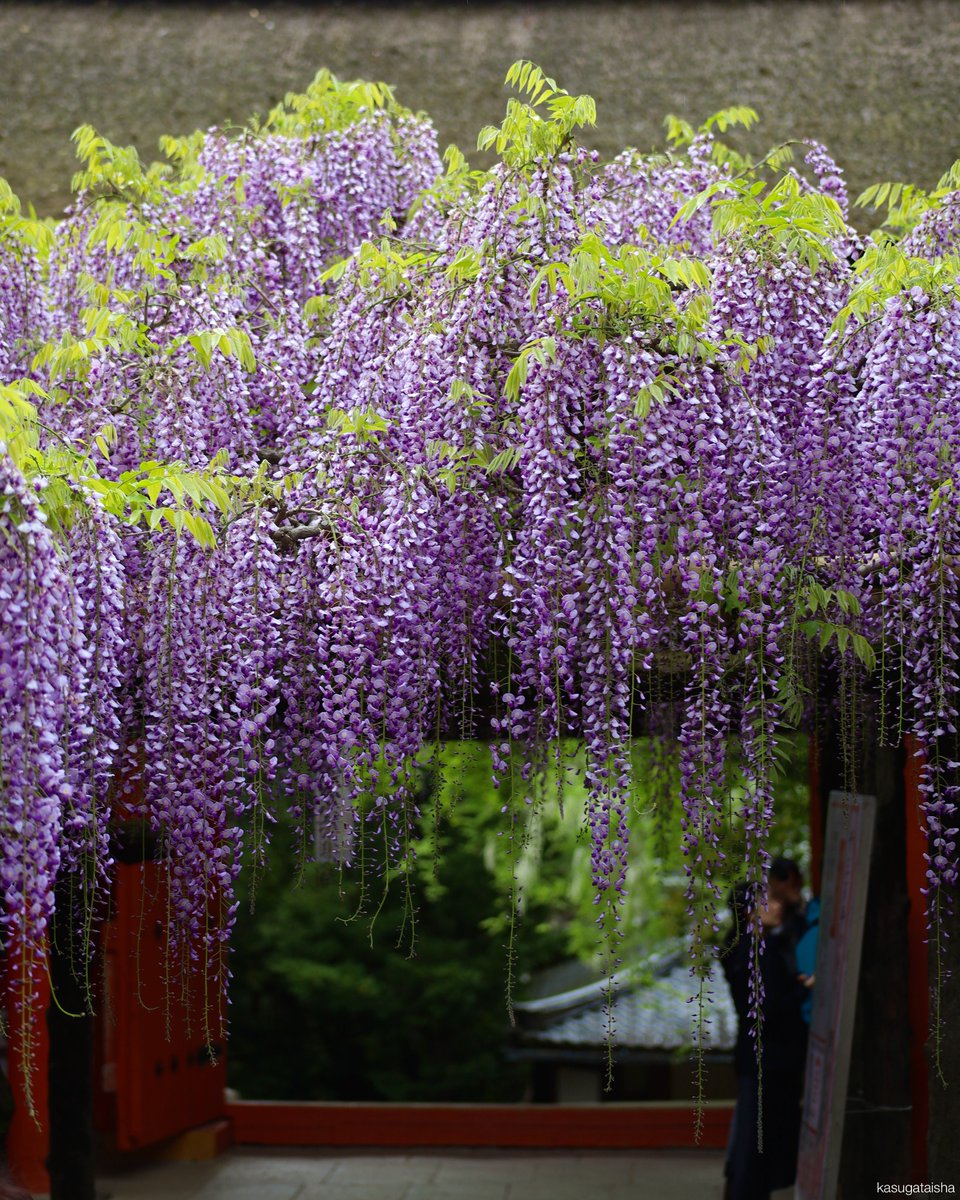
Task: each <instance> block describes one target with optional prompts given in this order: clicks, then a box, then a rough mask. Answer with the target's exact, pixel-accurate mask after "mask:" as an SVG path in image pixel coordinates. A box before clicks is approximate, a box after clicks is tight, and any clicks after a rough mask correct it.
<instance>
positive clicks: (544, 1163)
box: [99, 1149, 723, 1200]
mask: <svg viewBox="0 0 960 1200" xmlns="http://www.w3.org/2000/svg"><path fill="white" fill-rule="evenodd" d="M722 1157H723V1156H722V1154H721V1153H720V1152H718V1151H712V1150H699V1151H689V1152H680V1151H656V1150H654V1151H644V1152H636V1153H634V1152H630V1151H608V1152H594V1153H583V1152H581V1153H565V1152H560V1151H555V1152H551V1151H544V1150H538V1151H462V1152H457V1151H444V1152H438V1153H434V1154H426V1153H422V1154H397V1153H395V1152H393V1153H374V1152H370V1151H363V1152H358V1153H355V1154H345V1153H343V1152H336V1151H327V1152H324V1151H308V1150H300V1151H296V1150H281V1151H271V1150H265V1149H257V1150H249V1149H244V1150H233V1151H231V1152H230V1153H229V1154H226V1155H224V1156H223V1157H222V1158H220V1159H218V1160H217V1161H215V1162H207V1163H163V1164H158V1165H156V1166H152V1167H147V1168H142V1169H140V1170H138V1171H136V1172H134V1173H131V1174H126V1175H111V1176H109V1177H106V1176H105V1177H103V1178H101V1180H100V1181H99V1183H100V1190H99V1198H100V1200H720V1197H721V1191H722V1189H721V1185H720V1177H721V1165H722Z"/></svg>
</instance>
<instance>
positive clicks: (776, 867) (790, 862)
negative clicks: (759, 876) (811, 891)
mask: <svg viewBox="0 0 960 1200" xmlns="http://www.w3.org/2000/svg"><path fill="white" fill-rule="evenodd" d="M768 874H769V876H770V878H771V879H776V880H777V881H778V882H779V883H783V882H784V881H785V880H787V879H792V878H793V877H794V875H797V876H801V877H802V875H803V872H802V871H801V870H800V866H799V864H798V863H797V862H795V861H794V859H792V858H775V859H774V860H773V862H772V863H771V864H770V870H769V872H768Z"/></svg>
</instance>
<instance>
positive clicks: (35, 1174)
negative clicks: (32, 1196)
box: [6, 955, 50, 1192]
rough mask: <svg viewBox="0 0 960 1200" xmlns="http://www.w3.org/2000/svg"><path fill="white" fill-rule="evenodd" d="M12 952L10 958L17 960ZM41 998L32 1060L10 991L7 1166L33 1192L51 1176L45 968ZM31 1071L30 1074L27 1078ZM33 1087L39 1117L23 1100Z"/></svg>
mask: <svg viewBox="0 0 960 1200" xmlns="http://www.w3.org/2000/svg"><path fill="white" fill-rule="evenodd" d="M15 957H16V956H15V955H11V960H15ZM37 986H38V992H39V995H38V998H37V1006H36V1009H35V1014H36V1021H37V1025H36V1028H35V1029H34V1046H33V1063H32V1064H31V1063H29V1062H28V1061H26V1058H25V1055H24V1048H23V1044H22V1042H21V1039H20V1033H19V1022H20V1014H19V1012H17V1009H16V1003H15V997H14V995H13V994H12V993H11V992H10V991H9V990H8V991H7V1001H6V1008H7V1029H8V1030H9V1041H8V1048H7V1070H8V1073H9V1077H10V1087H11V1088H12V1090H13V1119H12V1121H11V1122H10V1130H9V1132H8V1134H7V1166H8V1168H9V1170H10V1174H11V1176H12V1177H13V1181H14V1183H17V1184H19V1185H20V1187H23V1188H26V1189H27V1190H28V1191H30V1192H49V1190H50V1177H49V1175H48V1174H47V1167H46V1161H47V1155H48V1154H49V1152H50V1130H49V1124H48V1122H47V1098H48V1088H47V1066H48V1053H47V1026H46V1020H45V1015H46V1011H47V1007H48V1005H49V1004H50V981H49V979H48V978H47V974H46V971H44V972H43V974H42V975H40V977H39V978H38V980H37ZM28 1073H29V1075H30V1078H29V1081H28ZM28 1082H29V1085H30V1087H31V1088H32V1092H33V1102H34V1107H35V1109H36V1114H37V1115H36V1117H35V1118H34V1117H32V1116H31V1115H30V1114H29V1113H28V1112H27V1108H26V1104H25V1103H24V1099H23V1097H24V1095H25V1094H26V1087H27V1085H28Z"/></svg>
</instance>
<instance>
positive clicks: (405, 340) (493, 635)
mask: <svg viewBox="0 0 960 1200" xmlns="http://www.w3.org/2000/svg"><path fill="white" fill-rule="evenodd" d="M508 78H509V81H510V82H512V83H514V84H515V85H516V87H517V89H518V91H519V93H520V99H519V100H511V102H510V105H509V107H508V111H507V117H506V120H505V121H504V123H503V125H502V126H501V127H500V128H499V129H487V130H484V131H483V132H482V133H481V136H480V143H481V145H482V146H483V147H485V148H494V149H495V150H496V151H497V152H498V155H499V162H498V164H497V165H496V166H495V167H494V168H493V169H491V170H489V171H482V172H481V171H473V170H471V169H470V168H469V166H468V165H467V163H466V161H465V160H464V158H463V156H462V155H461V154H459V152H456V151H450V152H448V154H447V156H446V159H445V161H446V166H445V167H444V161H443V160H441V158H440V156H439V154H438V152H437V147H436V144H435V137H434V134H433V130H432V127H431V126H430V124H429V122H428V121H427V120H426V119H425V118H422V117H419V116H414V115H413V114H412V113H409V112H408V111H406V110H404V109H402V108H401V107H400V106H399V105H398V104H397V103H396V101H395V100H394V99H393V97H392V95H391V94H390V92H389V90H388V89H385V88H383V87H380V86H374V85H365V84H348V85H344V84H340V83H338V82H337V81H336V80H334V79H333V77H332V76H329V75H328V74H325V73H322V74H321V75H320V76H318V79H317V80H316V81H315V83H314V85H313V86H312V87H311V88H310V89H309V90H308V92H306V93H305V94H304V95H303V96H298V97H288V99H287V101H286V103H285V104H284V105H283V106H281V107H280V108H279V109H278V110H277V111H276V112H275V113H274V114H272V115H271V117H270V118H269V120H267V121H266V122H264V123H263V124H253V125H251V126H250V127H248V128H247V129H245V130H244V131H242V132H241V133H239V134H236V135H234V134H229V135H228V134H227V133H224V132H221V131H217V130H214V131H210V132H209V133H208V134H206V135H195V136H194V137H193V138H190V139H183V140H180V141H176V140H174V139H167V140H166V141H165V143H164V149H165V150H166V152H167V155H168V158H169V159H170V162H169V163H168V164H167V166H165V167H158V166H154V167H151V168H149V169H144V168H143V167H142V165H141V164H140V163H139V160H137V159H136V156H135V155H134V154H133V152H132V151H126V150H122V149H120V148H118V147H114V146H111V145H110V144H109V143H107V142H106V141H104V139H102V138H99V137H98V136H97V135H96V134H95V133H94V132H93V131H92V130H85V131H81V134H80V137H79V141H80V146H79V149H80V151H81V155H82V158H83V162H84V167H83V170H82V171H81V172H80V174H79V176H78V179H77V187H78V196H77V201H76V204H75V206H74V209H73V210H72V211H71V212H70V213H68V214H67V216H66V217H65V218H64V220H63V221H62V222H60V223H59V224H58V225H57V226H56V228H55V230H54V231H53V232H52V233H51V231H50V230H49V229H48V228H46V227H40V226H38V225H37V224H36V223H32V222H29V221H24V220H23V219H21V218H20V217H19V214H18V213H17V214H16V219H14V216H13V215H12V214H14V209H13V207H9V209H8V210H5V211H8V215H7V218H6V219H5V223H4V225H3V237H2V238H0V384H2V385H3V387H4V392H3V393H2V395H3V400H2V406H0V419H2V421H3V424H2V425H0V431H3V433H4V437H5V439H6V449H5V451H4V454H3V456H2V457H0V472H2V474H0V480H2V484H3V507H2V510H0V531H2V538H0V556H2V562H3V566H2V572H0V589H2V593H0V594H2V597H3V601H4V623H3V631H2V636H0V685H2V688H0V705H2V708H0V717H2V724H0V731H2V740H0V784H2V794H3V809H2V812H3V824H2V829H0V856H2V861H3V863H4V868H3V870H4V876H3V879H4V885H3V886H4V892H3V901H4V905H5V914H4V916H3V920H4V922H5V928H6V930H7V936H8V938H10V939H15V940H17V942H18V944H22V945H24V946H25V947H27V951H26V954H27V957H26V958H25V959H24V962H25V963H26V966H25V968H24V969H25V970H26V971H28V973H29V971H30V970H32V969H33V964H35V963H36V961H38V959H39V956H41V955H42V952H43V935H44V931H45V928H46V923H47V922H48V921H49V919H50V913H51V904H52V894H53V883H54V880H55V879H56V877H57V874H58V872H59V873H60V876H61V878H67V879H76V880H78V881H79V883H78V886H80V887H81V888H82V889H85V890H84V891H83V895H85V896H87V897H88V899H87V900H85V902H84V904H83V905H82V906H81V908H80V909H79V910H78V911H81V912H82V913H84V914H86V915H85V917H84V920H85V922H86V927H87V928H88V929H89V928H91V922H92V921H93V919H94V917H95V915H96V912H97V906H96V903H95V902H94V900H93V898H92V897H93V896H94V894H95V893H96V891H97V889H98V888H99V887H101V885H102V884H103V883H104V881H105V880H106V878H107V877H108V873H109V865H110V841H109V830H110V822H111V820H112V819H113V818H112V817H111V811H110V805H111V802H112V799H113V797H114V796H115V794H116V792H117V789H118V787H119V784H120V782H122V781H124V780H126V781H127V783H129V780H130V779H131V777H132V776H135V775H136V774H137V770H138V768H137V766H136V764H144V767H143V770H142V784H141V786H140V799H139V801H137V803H138V804H139V806H140V807H139V812H140V815H141V816H142V817H143V818H144V819H145V820H147V821H148V822H149V823H150V825H151V826H152V827H153V829H154V831H155V832H156V833H157V835H158V838H159V845H160V847H161V854H162V858H163V862H164V863H165V864H166V870H167V877H168V885H169V889H170V911H171V920H172V924H171V927H170V929H169V931H168V936H169V944H170V954H171V956H172V957H176V958H177V960H178V961H182V962H184V963H187V964H190V963H191V962H197V961H200V962H201V963H202V969H204V970H205V971H206V972H207V975H208V976H209V977H210V978H212V979H214V980H215V981H216V982H217V984H218V985H219V987H220V989H221V990H222V989H224V988H225V986H226V983H227V980H228V975H229V972H228V969H227V964H226V953H225V950H226V945H227V941H228V938H229V932H230V927H231V921H232V915H233V911H234V906H235V905H234V899H233V885H234V881H235V879H236V876H237V872H238V871H239V869H240V867H241V863H242V862H243V860H244V857H245V856H249V857H250V859H251V860H252V861H253V862H254V864H255V865H256V864H260V863H262V861H263V856H264V855H265V853H266V852H267V846H268V842H269V831H270V827H271V824H272V822H273V820H274V815H275V812H276V810H277V808H278V807H279V806H281V805H287V806H289V807H291V808H292V809H293V810H294V811H295V812H296V813H297V814H298V816H299V818H300V819H301V822H302V825H303V828H304V831H305V835H304V836H305V844H308V843H309V841H310V839H311V838H312V837H313V836H314V832H319V833H320V835H321V837H322V839H323V840H324V841H325V843H327V844H335V845H336V846H337V847H338V853H339V854H340V856H341V858H342V859H343V860H344V861H345V862H347V863H350V862H352V861H353V859H354V857H355V854H356V852H357V849H358V848H359V847H363V846H364V845H366V844H367V843H368V841H369V839H366V840H365V839H364V838H363V837H358V836H357V828H356V827H357V826H358V825H359V823H360V822H365V823H369V825H371V826H373V827H375V828H376V829H377V830H378V831H379V832H380V834H381V835H382V844H383V849H384V862H385V863H386V865H387V866H392V867H399V868H401V869H403V867H404V865H405V864H408V863H409V855H410V853H411V848H410V847H411V843H412V841H413V840H414V839H415V837H416V836H417V815H418V814H417V812H416V794H417V788H416V769H417V763H418V762H420V761H422V759H423V755H424V754H425V753H429V752H430V747H431V746H433V745H435V744H436V743H437V742H438V741H439V740H440V739H443V738H447V737H477V736H483V737H487V738H488V739H489V742H490V747H491V756H492V771H493V775H494V778H495V780H497V781H500V780H503V779H504V778H506V777H507V776H509V777H510V780H511V784H512V786H511V787H510V788H509V789H507V792H508V794H509V796H510V800H509V802H508V803H507V804H506V805H505V809H510V810H511V811H509V812H507V813H506V821H507V825H508V826H509V827H511V828H512V827H514V826H515V825H516V824H517V823H518V822H522V820H523V810H524V807H525V803H524V802H525V801H526V802H528V803H529V804H531V805H532V804H533V803H534V802H535V798H536V795H537V789H536V781H537V777H538V775H539V774H540V773H541V772H542V771H543V769H544V768H545V766H546V765H547V763H548V762H549V761H550V759H551V757H553V756H556V755H561V754H562V750H561V749H560V747H561V746H562V745H563V744H566V741H567V739H569V738H570V737H571V736H574V737H576V738H579V739H580V741H581V743H582V745H583V747H584V749H585V757H584V762H585V782H586V785H587V789H588V793H589V805H588V823H589V837H590V844H591V872H592V881H593V886H594V888H595V891H596V897H597V920H598V925H599V926H600V928H601V930H602V931H603V932H604V934H605V935H606V938H607V941H606V944H607V946H608V947H609V948H610V951H609V952H610V965H611V967H612V966H614V965H615V963H616V946H617V937H618V923H619V920H620V914H621V909H622V900H623V896H624V892H625V888H626V882H627V867H628V862H629V855H630V837H631V814H632V810H633V779H632V771H633V766H632V763H633V761H634V758H633V756H632V755H631V752H630V745H631V739H632V738H633V737H635V736H637V735H638V734H640V733H645V734H649V735H655V736H657V737H659V738H660V739H661V741H663V740H664V738H665V734H666V731H669V732H670V735H671V740H672V742H673V744H675V747H676V756H677V761H678V763H679V780H680V800H681V807H682V820H681V828H680V830H679V837H680V839H681V843H682V848H683V851H684V855H685V859H686V864H687V877H688V888H687V896H688V903H689V911H690V918H691V930H692V933H691V967H692V971H693V973H694V976H695V977H696V980H697V988H698V989H699V995H700V1000H701V1004H700V1005H699V1006H698V1007H699V1009H700V1011H701V1015H702V1014H703V1012H704V1011H705V1009H704V1007H703V1000H704V998H705V996H706V994H707V990H708V983H709V974H710V967H711V963H712V960H713V954H714V950H713V946H714V945H715V943H716V931H717V925H718V921H719V911H720V908H721V903H722V896H723V894H724V891H725V888H726V886H727V884H728V882H729V881H730V880H731V879H732V878H734V877H737V876H742V875H743V873H744V872H745V873H746V875H747V877H748V879H749V880H750V881H751V882H752V883H753V884H755V885H756V884H759V883H760V881H761V880H762V877H763V873H764V870H765V867H766V865H767V854H768V850H767V847H768V845H769V842H770V837H771V831H772V829H773V827H774V823H775V819H776V816H775V811H774V799H775V781H776V776H777V760H778V755H779V753H780V749H781V742H782V739H783V737H784V735H785V733H786V732H787V731H789V730H791V729H794V728H796V727H798V726H803V725H804V724H806V725H808V726H809V725H810V723H811V721H813V720H814V718H815V714H816V713H817V712H818V711H821V710H822V707H823V706H822V704H820V703H819V700H820V699H822V698H823V697H824V696H827V697H829V696H831V695H833V696H836V697H839V705H840V708H841V709H842V713H841V719H842V720H844V721H846V722H847V727H848V728H849V727H850V722H851V716H850V714H851V713H852V712H853V711H854V710H855V709H856V711H857V712H859V711H861V709H863V708H867V709H870V710H871V711H873V712H875V713H876V714H878V717H877V719H878V723H879V726H880V730H881V735H882V736H883V737H886V738H890V739H894V740H895V739H897V738H899V737H900V736H902V734H903V733H904V732H907V731H911V732H913V733H915V734H916V736H917V739H918V744H919V746H920V747H921V748H922V751H923V755H924V766H923V816H924V820H925V821H926V825H927V828H928V831H929V852H928V871H927V878H928V885H929V898H930V914H931V919H932V921H933V923H934V927H935V926H936V922H937V921H938V920H939V914H940V913H941V910H942V904H943V903H944V901H945V900H946V898H947V897H948V895H949V892H950V889H951V888H953V886H954V885H955V884H956V882H957V864H958V855H957V848H956V834H957V828H956V826H957V824H958V822H957V819H956V804H957V784H956V770H957V764H956V762H954V761H953V759H954V758H955V757H956V755H955V754H954V752H953V751H952V750H950V746H951V744H952V741H953V740H954V739H955V735H956V728H955V726H956V718H957V709H958V678H957V657H958V651H960V633H958V629H957V621H956V615H955V613H956V594H955V593H956V574H957V573H956V562H957V557H956V556H957V553H958V534H960V494H958V480H957V478H956V474H957V470H958V465H957V464H958V450H960V446H958V445H957V440H958V437H960V433H958V431H960V383H958V380H960V361H958V358H960V308H958V305H957V300H956V295H955V291H954V287H955V278H956V260H955V258H954V253H955V249H956V228H957V224H956V219H955V213H956V211H957V204H958V201H957V195H958V194H960V193H958V192H957V190H956V187H950V186H945V187H943V188H941V189H940V191H939V192H938V193H934V195H933V196H932V197H931V198H928V201H927V202H925V203H924V204H922V205H921V204H917V203H914V204H913V208H912V209H911V210H910V212H911V213H913V214H914V216H913V218H910V214H908V213H906V210H905V207H904V205H902V204H901V206H900V208H899V209H897V213H896V214H895V215H896V216H897V217H898V219H900V224H901V228H899V229H898V230H895V231H893V232H891V231H890V230H889V229H888V230H887V231H884V232H882V233H881V234H879V235H877V236H876V237H875V238H874V239H873V240H871V241H870V242H868V243H864V242H863V241H862V240H861V239H860V238H859V237H858V235H857V234H856V233H855V231H854V230H853V229H852V228H851V227H850V226H849V225H848V224H847V197H846V191H845V187H844V184H843V179H842V174H841V172H840V170H839V169H838V168H837V166H836V164H835V163H834V162H833V160H832V159H831V158H830V156H829V155H828V154H827V152H826V151H825V150H824V149H823V148H822V147H820V146H817V145H815V144H809V143H808V144H805V146H804V147H803V155H804V162H803V164H802V165H801V166H799V167H794V166H792V165H789V162H788V155H787V152H786V151H785V150H783V149H780V150H778V151H777V152H775V153H772V154H771V155H769V156H768V157H767V158H766V159H765V160H763V161H762V162H760V163H751V162H749V161H748V160H746V159H744V158H742V157H741V156H739V155H737V154H736V153H735V152H734V151H733V150H731V149H729V148H728V147H726V146H725V145H724V144H723V143H722V142H721V141H720V140H719V136H718V135H719V134H720V133H721V132H723V130H724V129H725V128H727V127H728V126H729V125H731V124H735V123H737V122H741V123H743V122H746V123H749V122H750V121H752V119H753V114H751V113H750V112H749V110H727V111H726V112H725V113H723V114H718V116H717V117H715V118H711V121H709V122H707V124H706V125H705V126H704V127H702V128H701V129H700V130H699V131H694V130H692V129H690V128H689V127H688V126H686V125H684V123H682V122H673V123H672V126H671V145H670V147H669V149H668V151H667V152H665V153H664V154H663V155H657V156H644V155H639V154H637V153H635V152H633V151H630V152H625V153H624V154H623V155H621V156H620V157H618V158H617V159H616V160H614V161H613V162H612V163H609V164H602V163H600V162H598V161H597V158H596V155H593V154H590V153H588V152H587V151H585V150H583V149H581V148H579V147H578V146H577V143H576V130H577V129H578V128H579V127H580V126H582V125H584V124H586V123H589V122H590V121H591V120H592V119H593V105H592V101H590V100H589V97H573V96H569V95H568V94H567V93H566V92H564V91H563V90H562V89H560V88H558V87H557V86H556V85H555V84H554V83H553V82H552V81H550V80H547V79H546V78H545V77H544V76H543V75H542V73H541V72H539V70H537V69H536V68H534V67H532V66H531V64H529V63H526V64H517V66H516V67H515V68H513V69H512V70H511V74H510V76H509V77H508ZM911 220H912V223H911ZM894 224H895V222H894ZM908 226H909V228H908ZM904 230H906V236H902V237H901V236H900V234H901V233H903V231H904ZM35 408H36V409H39V414H40V417H39V419H37V417H36V412H35V411H34V410H35ZM45 517H49V518H50V520H49V521H48V522H45V520H44V518H45ZM667 678H669V679H670V680H671V681H672V682H671V686H670V687H669V688H665V687H664V686H663V680H664V679H667ZM134 807H135V808H136V804H134ZM345 813H346V817H345ZM364 827H365V828H366V825H365V826H364ZM758 1012H759V1009H758Z"/></svg>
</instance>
